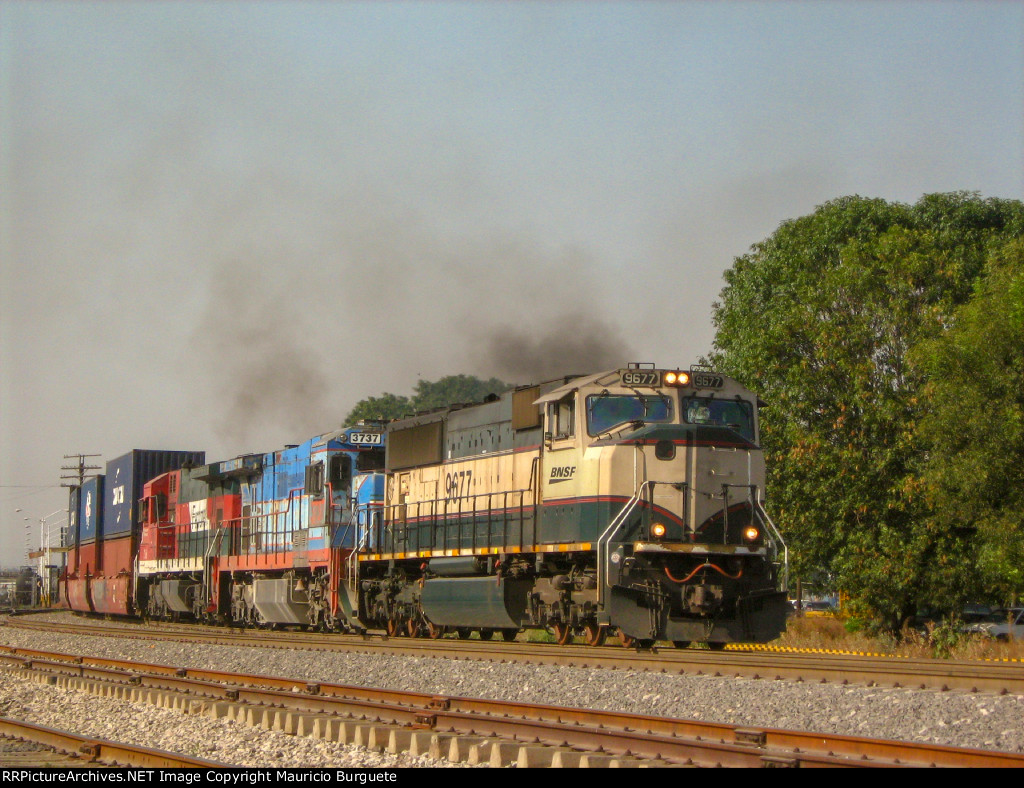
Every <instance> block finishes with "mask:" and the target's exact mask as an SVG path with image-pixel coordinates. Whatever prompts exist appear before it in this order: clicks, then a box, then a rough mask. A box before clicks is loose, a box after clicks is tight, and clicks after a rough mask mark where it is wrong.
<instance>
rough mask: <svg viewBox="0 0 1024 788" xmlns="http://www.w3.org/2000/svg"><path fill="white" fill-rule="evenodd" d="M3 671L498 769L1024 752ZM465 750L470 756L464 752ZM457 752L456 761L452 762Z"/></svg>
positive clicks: (955, 762) (1023, 764)
mask: <svg viewBox="0 0 1024 788" xmlns="http://www.w3.org/2000/svg"><path fill="white" fill-rule="evenodd" d="M0 663H3V664H4V665H5V669H8V670H17V671H18V672H19V673H22V674H26V675H32V676H35V677H36V680H40V681H45V682H47V683H52V684H58V685H60V686H64V687H68V688H73V689H79V690H84V691H89V692H93V693H95V694H100V695H113V696H116V697H124V698H130V699H132V700H146V701H149V702H153V703H158V704H160V705H164V706H170V707H173V708H187V709H188V711H189V713H192V714H197V713H201V714H206V715H208V716H212V717H229V718H230V719H233V720H235V721H238V722H244V723H246V724H250V725H260V726H263V727H265V728H268V729H273V730H280V731H283V732H286V733H291V734H295V735H315V736H319V737H321V738H334V739H338V740H342V741H346V742H353V743H356V744H362V745H363V746H368V747H370V748H376V749H380V750H383V749H390V750H392V751H397V750H402V749H405V750H408V751H410V752H413V754H430V755H432V756H433V757H448V758H452V759H456V758H461V759H464V760H472V759H473V758H475V759H476V762H478V763H489V764H491V765H495V766H507V765H510V764H512V763H516V764H518V765H520V766H535V765H553V764H554V763H555V762H556V761H557V762H558V765H568V766H580V765H613V763H612V762H613V761H614V765H631V764H633V765H635V764H637V763H639V762H640V761H643V762H644V763H645V764H646V765H651V764H656V765H657V764H662V765H694V766H740V767H765V766H773V767H803V768H807V767H837V766H838V767H893V766H949V767H954V766H955V767H975V768H978V767H1000V768H1007V767H1016V768H1024V755H1021V754H1013V753H1004V752H997V751H989V750H972V749H961V748H953V747H944V746H937V745H928V744H911V743H905V742H894V741H887V740H880V739H869V738H861V737H852V736H834V735H821V734H813V733H804V732H799V731H786V730H779V729H769V728H760V729H750V728H742V727H738V726H732V725H723V724H716V723H703V722H694V721H687V720H678V719H671V718H661V717H651V716H644V715H636V714H621V713H614V712H604V711H594V710H585V709H575V708H565V707H558V706H546V705H538V704H525V703H508V702H502V701H491V700H482V699H471V698H460V697H450V696H443V697H442V696H435V695H428V694H423V693H414V692H401V691H394V690H380V689H368V688H364V687H355V686H348V685H339V684H328V683H309V682H306V681H303V680H296V679H287V678H269V677H265V676H254V675H247V674H235V673H226V672H221V671H210V670H202V669H191V668H176V667H172V666H166V665H151V664H144V663H137V662H130V661H125V660H114V659H107V658H92V657H87V656H81V655H71V654H58V653H50V652H44V651H38V650H26V649H8V650H7V651H6V652H5V653H2V654H0ZM471 751H472V752H475V755H473V754H472V753H471ZM460 753H461V755H460Z"/></svg>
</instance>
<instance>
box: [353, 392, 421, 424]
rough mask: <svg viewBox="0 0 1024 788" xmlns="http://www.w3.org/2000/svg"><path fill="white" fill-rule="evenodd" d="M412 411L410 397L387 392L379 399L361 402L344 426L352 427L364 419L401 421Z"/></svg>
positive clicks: (372, 398) (367, 399) (369, 398)
mask: <svg viewBox="0 0 1024 788" xmlns="http://www.w3.org/2000/svg"><path fill="white" fill-rule="evenodd" d="M412 411H413V409H412V406H411V405H410V402H409V398H408V397H403V396H401V395H399V394H390V393H387V392H385V393H384V394H381V395H380V396H379V397H367V398H366V399H361V400H359V402H357V403H356V405H355V407H354V408H352V410H350V411H349V413H348V416H346V417H345V421H344V424H345V425H346V426H348V425H352V424H355V423H356V422H358V421H361V420H363V419H379V420H381V421H390V420H391V419H400V418H401V417H402V416H404V415H406V414H407V413H412Z"/></svg>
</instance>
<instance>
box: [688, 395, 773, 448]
mask: <svg viewBox="0 0 1024 788" xmlns="http://www.w3.org/2000/svg"><path fill="white" fill-rule="evenodd" d="M683 419H684V420H685V421H686V423H687V424H707V425H709V426H712V427H728V428H729V429H731V430H734V431H736V432H738V433H739V434H740V435H742V436H743V437H744V438H746V439H747V440H748V441H750V442H751V443H756V442H757V441H756V440H755V436H754V408H753V406H752V405H751V404H750V403H749V402H745V401H743V400H728V399H713V398H712V397H686V398H684V399H683Z"/></svg>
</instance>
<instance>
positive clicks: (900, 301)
mask: <svg viewBox="0 0 1024 788" xmlns="http://www.w3.org/2000/svg"><path fill="white" fill-rule="evenodd" d="M1022 231H1024V205H1022V204H1021V203H1019V202H1017V201H1008V200H994V199H988V200H983V199H981V198H980V197H978V196H977V195H974V194H966V193H956V194H936V195H926V196H925V197H922V198H921V200H920V201H918V202H917V203H916V204H915V205H913V206H907V205H902V204H891V203H887V202H885V201H883V200H877V199H864V198H861V197H847V198H843V199H840V200H835V201H833V202H830V203H827V204H825V205H823V206H821V207H819V208H818V209H817V210H816V211H815V212H814V213H813V214H811V215H809V216H805V217H801V218H800V219H796V220H792V221H788V222H785V223H784V224H782V225H781V226H780V227H779V229H778V230H777V231H776V232H775V233H774V235H772V236H771V237H770V238H768V239H767V240H766V241H764V242H762V243H760V244H757V245H755V246H754V247H753V248H752V250H751V252H750V253H749V254H747V255H744V256H743V257H740V258H738V259H737V260H736V261H735V264H734V265H733V267H732V268H731V269H730V270H729V271H727V272H726V274H725V279H726V287H725V289H724V290H723V291H722V293H721V296H720V299H719V301H718V302H717V303H716V304H715V306H714V323H715V326H716V328H717V333H716V336H715V350H714V352H713V354H712V359H711V360H712V362H713V363H715V364H716V365H717V366H718V367H719V368H720V369H722V370H723V371H725V372H728V373H730V374H732V375H734V376H735V377H737V378H739V379H740V380H741V381H743V382H744V383H745V384H746V385H748V386H750V387H751V388H752V389H754V390H755V391H757V392H758V393H759V394H760V395H761V397H762V398H763V399H764V400H766V401H767V402H768V403H769V406H768V407H767V408H766V409H765V411H764V413H763V419H762V428H763V430H762V439H763V443H764V447H765V450H766V454H767V460H768V467H769V490H768V495H769V501H770V502H771V504H772V506H773V508H774V511H775V512H776V516H777V519H778V520H779V523H780V525H781V526H782V527H783V529H784V533H785V535H786V537H787V540H788V542H789V544H790V547H791V548H792V552H793V555H794V567H793V568H794V571H795V572H796V573H797V574H798V575H799V574H806V573H809V572H811V571H819V570H824V571H826V572H829V573H832V574H834V575H835V576H836V577H837V581H838V583H839V584H840V587H841V588H842V589H843V590H844V591H846V592H847V593H849V594H850V595H851V597H852V598H853V599H854V602H855V604H859V605H860V607H861V608H862V609H866V610H867V611H868V612H869V614H870V615H871V616H872V617H873V618H874V619H875V620H876V621H878V622H879V623H881V624H882V625H883V626H885V627H886V628H888V629H891V630H896V629H898V628H899V625H900V623H901V621H902V620H903V619H904V618H905V617H906V616H907V615H909V614H912V613H913V612H914V610H915V608H916V607H917V606H918V605H919V604H922V603H927V602H932V601H938V600H940V599H941V601H942V602H944V603H945V604H948V603H949V602H948V600H946V599H944V598H942V593H944V592H947V591H949V590H950V589H955V590H956V591H957V593H958V594H960V595H963V594H965V593H966V586H967V580H966V579H965V577H966V575H967V574H969V567H966V566H963V565H962V564H961V565H947V564H946V563H944V562H943V559H942V556H949V555H955V554H956V553H955V552H951V551H955V550H957V549H960V548H961V547H962V545H960V544H959V543H958V540H959V538H960V537H958V536H957V534H955V533H952V532H950V531H948V530H946V531H943V530H941V529H939V528H937V527H936V523H935V521H934V519H933V518H932V517H931V514H932V510H931V508H930V505H929V499H928V495H927V494H926V489H925V488H926V486H925V483H924V481H923V479H922V472H923V462H924V459H925V457H924V454H923V452H922V449H921V444H920V440H919V438H918V437H917V434H916V432H917V422H918V420H919V419H920V418H921V416H922V415H923V414H924V413H925V412H926V410H927V408H928V403H927V402H926V401H925V400H924V399H923V398H922V395H923V393H924V384H925V383H926V381H927V379H928V378H927V371H926V370H925V369H923V368H922V367H921V366H920V364H918V363H916V362H915V356H914V355H913V353H912V350H913V349H914V348H916V347H917V346H918V345H920V344H921V343H923V342H925V341H928V340H931V339H934V338H937V337H941V336H942V335H943V334H944V333H945V331H946V330H947V328H948V327H949V326H950V325H951V322H952V319H953V315H954V312H955V310H956V309H957V308H958V307H959V306H960V305H962V304H964V303H965V302H966V301H967V300H968V299H969V298H970V296H971V294H972V292H973V289H974V285H975V283H976V281H978V279H979V277H980V276H982V275H983V271H984V268H985V260H986V256H987V250H988V249H989V245H990V244H991V243H992V242H993V241H998V240H1001V239H1004V238H1006V237H1015V236H1020V235H1021V234H1022Z"/></svg>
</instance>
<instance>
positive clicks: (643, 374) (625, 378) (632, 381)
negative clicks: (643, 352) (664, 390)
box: [622, 369, 661, 388]
mask: <svg viewBox="0 0 1024 788" xmlns="http://www.w3.org/2000/svg"><path fill="white" fill-rule="evenodd" d="M622 385H623V386H649V387H651V388H658V387H659V386H661V373H660V372H653V371H651V370H648V369H631V370H629V371H628V372H623V373H622Z"/></svg>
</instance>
